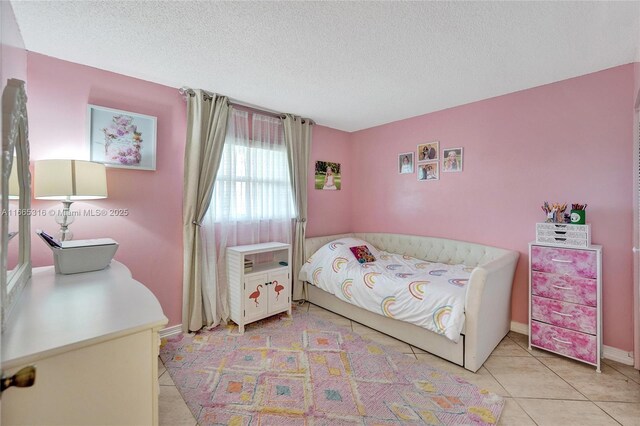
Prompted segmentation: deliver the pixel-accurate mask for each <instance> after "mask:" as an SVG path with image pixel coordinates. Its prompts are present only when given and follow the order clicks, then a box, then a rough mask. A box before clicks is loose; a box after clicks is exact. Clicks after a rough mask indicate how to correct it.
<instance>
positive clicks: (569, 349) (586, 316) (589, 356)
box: [529, 242, 602, 372]
mask: <svg viewBox="0 0 640 426" xmlns="http://www.w3.org/2000/svg"><path fill="white" fill-rule="evenodd" d="M532 347H535V348H538V349H543V350H546V351H550V352H554V353H556V354H559V355H562V356H565V357H568V358H572V359H575V360H578V361H582V362H585V363H587V364H591V365H593V366H595V367H596V371H598V372H600V359H601V354H602V246H599V245H591V244H590V245H588V246H586V247H581V248H576V247H558V246H557V245H555V244H554V245H551V244H542V243H537V242H532V243H530V244H529V348H530V349H531V348H532Z"/></svg>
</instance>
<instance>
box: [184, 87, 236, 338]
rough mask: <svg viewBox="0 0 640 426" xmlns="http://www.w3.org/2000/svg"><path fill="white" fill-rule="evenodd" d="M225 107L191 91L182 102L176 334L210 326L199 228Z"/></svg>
mask: <svg viewBox="0 0 640 426" xmlns="http://www.w3.org/2000/svg"><path fill="white" fill-rule="evenodd" d="M228 117H229V101H228V99H227V97H225V96H218V95H215V94H210V93H207V92H204V91H203V90H199V89H198V90H194V91H193V92H189V94H188V96H187V143H186V147H185V156H184V188H183V193H184V195H183V204H182V217H183V224H182V226H183V234H184V237H183V242H184V276H183V295H182V330H183V331H184V332H189V331H196V330H200V329H201V328H202V327H203V326H207V325H211V324H213V322H214V319H215V318H214V317H215V309H216V301H215V291H212V283H207V282H206V281H207V280H205V272H204V270H203V242H202V239H201V236H200V224H201V223H202V219H203V217H204V215H205V213H206V212H207V209H208V208H209V203H210V202H211V196H212V193H213V185H214V183H215V178H216V175H217V173H218V168H219V166H220V159H221V157H222V148H223V146H224V140H225V136H226V132H227V120H228Z"/></svg>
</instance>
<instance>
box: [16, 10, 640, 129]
mask: <svg viewBox="0 0 640 426" xmlns="http://www.w3.org/2000/svg"><path fill="white" fill-rule="evenodd" d="M12 4H13V7H14V10H15V14H16V17H17V20H18V24H19V25H20V28H21V31H22V34H23V37H24V41H25V45H26V47H27V49H28V50H31V51H34V52H39V53H43V54H45V55H49V56H53V57H56V58H61V59H65V60H68V61H72V62H77V63H81V64H86V65H90V66H94V67H98V68H102V69H106V70H110V71H115V72H118V73H122V74H126V75H130V76H133V77H138V78H142V79H145V80H150V81H154V82H158V83H162V84H166V85H169V86H173V87H180V86H183V85H186V86H190V87H194V88H203V89H207V90H211V91H214V92H217V93H221V94H225V95H228V96H230V97H231V98H234V99H238V100H241V101H243V102H246V103H250V104H253V105H257V106H261V107H264V108H269V109H272V110H276V111H282V112H293V113H296V114H300V115H304V116H307V117H311V118H313V119H314V120H316V122H317V123H318V124H323V125H327V126H330V127H334V128H337V129H342V130H347V131H354V130H359V129H363V128H367V127H372V126H376V125H379V124H383V123H387V122H391V121H395V120H399V119H403V118H408V117H412V116H416V115H420V114H425V113H428V112H432V111H437V110H441V109H444V108H449V107H452V106H456V105H460V104H464V103H468V102H473V101H477V100H481V99H486V98H489V97H493V96H497V95H501V94H505V93H510V92H514V91H517V90H522V89H526V88H530V87H534V86H539V85H542V84H546V83H551V82H554V81H559V80H563V79H566V78H570V77H575V76H579V75H584V74H587V73H590V72H594V71H598V70H602V69H605V68H609V67H613V66H616V65H621V64H626V63H629V62H634V61H638V60H640V2H626V3H618V2H589V3H586V2H577V3H573V2H544V3H543V2H472V3H462V2H195V1H188V2H180V1H168V2H158V1H146V2H145V1H128V2H120V1H99V2H96V1H68V2H59V1H44V2H40V1H12Z"/></svg>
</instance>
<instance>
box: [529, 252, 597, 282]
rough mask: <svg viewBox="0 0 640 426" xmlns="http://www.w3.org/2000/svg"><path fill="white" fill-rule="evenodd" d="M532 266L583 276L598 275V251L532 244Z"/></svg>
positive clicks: (533, 267)
mask: <svg viewBox="0 0 640 426" xmlns="http://www.w3.org/2000/svg"><path fill="white" fill-rule="evenodd" d="M531 268H532V269H533V270H534V271H541V272H550V273H553V274H565V275H577V276H579V277H583V278H596V277H597V276H598V273H597V269H598V264H597V259H596V252H595V251H592V250H580V249H565V248H556V247H542V246H531Z"/></svg>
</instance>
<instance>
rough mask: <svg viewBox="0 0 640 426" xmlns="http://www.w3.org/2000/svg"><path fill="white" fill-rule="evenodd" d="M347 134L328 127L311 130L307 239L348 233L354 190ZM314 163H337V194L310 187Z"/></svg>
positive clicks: (312, 183)
mask: <svg viewBox="0 0 640 426" xmlns="http://www.w3.org/2000/svg"><path fill="white" fill-rule="evenodd" d="M349 137H350V134H349V133H346V132H343V131H341V130H335V129H332V128H330V127H323V126H315V127H314V128H313V143H312V145H311V155H310V164H309V176H308V179H309V180H308V186H307V195H308V206H307V210H308V212H307V213H308V223H307V237H316V236H319V235H333V234H342V233H345V232H351V200H352V198H353V190H354V184H355V179H354V176H355V174H354V172H353V167H352V166H351V164H352V161H353V160H352V155H351V144H350V143H349ZM316 161H330V162H332V163H340V167H341V170H342V173H341V176H340V178H341V189H340V191H323V190H319V189H315V187H314V183H315V180H314V171H315V164H316Z"/></svg>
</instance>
